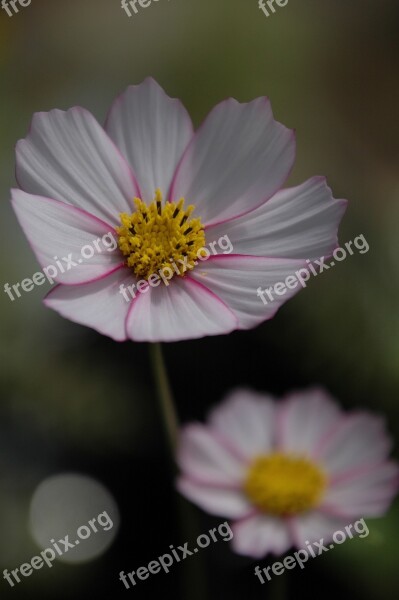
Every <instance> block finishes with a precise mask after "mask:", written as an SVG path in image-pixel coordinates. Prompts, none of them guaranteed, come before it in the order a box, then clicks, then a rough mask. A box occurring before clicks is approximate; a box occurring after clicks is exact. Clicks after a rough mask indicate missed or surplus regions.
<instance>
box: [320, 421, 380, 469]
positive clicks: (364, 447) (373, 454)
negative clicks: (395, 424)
mask: <svg viewBox="0 0 399 600" xmlns="http://www.w3.org/2000/svg"><path fill="white" fill-rule="evenodd" d="M391 447H392V441H391V439H390V437H389V436H388V434H387V431H386V428H385V422H384V420H383V419H382V418H380V417H376V416H374V415H369V414H367V413H357V414H356V413H354V414H351V415H349V416H347V417H343V418H342V420H341V422H340V423H338V424H337V425H336V426H335V427H334V426H333V429H332V431H331V432H330V434H328V438H327V439H326V440H325V443H324V444H323V446H322V448H321V449H320V452H319V460H320V462H321V464H322V465H323V466H324V467H325V468H326V469H327V471H328V473H329V474H330V475H340V474H342V473H346V472H348V471H351V470H352V469H355V468H357V467H361V466H363V465H368V464H372V465H375V464H378V463H380V462H382V461H383V460H384V459H385V458H386V456H387V455H388V453H389V452H390V450H391Z"/></svg>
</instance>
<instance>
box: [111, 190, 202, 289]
mask: <svg viewBox="0 0 399 600" xmlns="http://www.w3.org/2000/svg"><path fill="white" fill-rule="evenodd" d="M134 204H135V206H136V211H135V212H134V213H132V214H131V215H128V214H127V213H122V214H121V215H120V219H121V223H122V225H121V226H120V227H117V228H116V231H117V233H118V245H119V248H120V250H121V252H122V254H123V255H124V256H125V257H126V264H127V266H128V267H131V268H132V269H133V271H134V273H135V275H137V277H139V278H143V279H148V278H149V277H150V275H152V274H156V273H157V272H158V271H159V270H160V269H163V268H169V269H171V270H172V271H173V273H175V274H176V275H184V273H185V269H186V268H187V267H185V265H187V264H189V265H190V266H193V265H194V262H196V261H197V259H198V250H199V249H200V248H202V247H203V246H204V245H205V233H204V228H203V226H202V223H201V219H199V218H198V217H196V218H193V219H191V218H190V216H191V213H192V212H193V210H194V206H192V205H190V206H188V207H187V208H184V198H181V199H180V200H179V202H177V203H176V202H167V203H166V204H165V205H163V204H162V194H161V191H160V190H159V189H158V190H156V192H155V198H154V200H153V202H151V204H149V205H146V204H145V203H144V202H143V201H142V200H141V199H140V198H135V199H134Z"/></svg>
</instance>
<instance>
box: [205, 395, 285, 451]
mask: <svg viewBox="0 0 399 600" xmlns="http://www.w3.org/2000/svg"><path fill="white" fill-rule="evenodd" d="M275 410H276V409H275V404H274V401H273V400H272V398H271V397H269V396H266V395H265V394H258V393H256V392H253V391H251V390H246V389H237V390H235V391H234V392H232V393H231V394H230V395H229V396H228V397H227V398H226V400H225V401H224V402H222V403H221V404H220V405H219V406H217V407H216V408H214V409H213V410H212V411H211V413H210V415H209V424H210V426H211V427H212V429H213V430H215V431H216V432H218V433H219V434H221V435H223V436H224V437H225V438H227V439H229V440H230V441H231V443H232V444H234V445H235V446H237V447H238V448H239V450H240V452H241V454H242V455H243V456H245V457H246V458H247V459H248V460H250V459H252V458H254V457H255V456H257V455H259V454H264V453H268V452H272V451H273V445H274V431H275V420H274V418H275Z"/></svg>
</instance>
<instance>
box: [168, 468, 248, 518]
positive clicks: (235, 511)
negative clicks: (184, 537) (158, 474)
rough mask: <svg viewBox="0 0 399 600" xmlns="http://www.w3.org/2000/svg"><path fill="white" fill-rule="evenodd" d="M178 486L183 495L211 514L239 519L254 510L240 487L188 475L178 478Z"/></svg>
mask: <svg viewBox="0 0 399 600" xmlns="http://www.w3.org/2000/svg"><path fill="white" fill-rule="evenodd" d="M176 487H177V489H178V490H179V492H180V493H181V494H183V496H185V497H186V498H188V500H191V501H192V502H194V504H196V505H197V506H199V507H201V508H202V509H203V510H205V511H206V512H208V513H209V514H211V515H220V516H222V517H227V518H230V519H239V518H241V517H243V516H245V515H247V514H248V513H250V512H251V510H252V507H251V505H250V504H249V503H248V501H247V500H246V498H245V496H244V494H243V493H242V492H241V491H240V489H239V488H237V489H230V488H228V487H223V486H222V485H221V486H210V485H206V484H204V483H197V482H196V481H192V480H191V479H190V478H188V477H181V478H180V479H178V481H177V483H176Z"/></svg>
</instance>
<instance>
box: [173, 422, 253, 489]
mask: <svg viewBox="0 0 399 600" xmlns="http://www.w3.org/2000/svg"><path fill="white" fill-rule="evenodd" d="M177 462H178V464H179V466H180V468H181V470H182V471H183V474H184V475H186V476H188V477H189V478H190V479H192V480H197V481H204V483H206V484H207V485H213V484H217V485H220V486H223V485H224V484H232V483H233V484H236V485H237V486H240V485H241V483H242V481H243V477H244V476H245V472H246V465H245V462H243V461H242V460H241V459H240V457H238V456H237V455H236V454H235V453H234V451H232V450H231V448H230V447H229V446H228V445H226V444H225V443H224V440H223V438H221V437H220V436H217V435H216V434H214V433H212V432H211V431H210V430H209V428H207V427H205V426H204V425H200V424H190V425H186V427H184V428H183V430H182V432H181V434H180V440H179V447H178V452H177Z"/></svg>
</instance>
